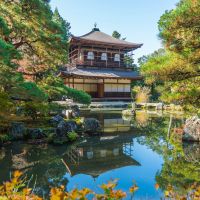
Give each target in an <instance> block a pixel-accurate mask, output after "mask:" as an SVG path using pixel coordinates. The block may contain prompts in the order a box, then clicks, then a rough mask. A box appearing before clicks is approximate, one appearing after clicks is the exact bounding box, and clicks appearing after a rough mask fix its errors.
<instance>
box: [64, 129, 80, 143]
mask: <svg viewBox="0 0 200 200" xmlns="http://www.w3.org/2000/svg"><path fill="white" fill-rule="evenodd" d="M67 137H68V139H69V141H70V142H74V141H76V140H77V138H78V134H77V133H76V132H74V131H73V132H69V133H68V134H67Z"/></svg>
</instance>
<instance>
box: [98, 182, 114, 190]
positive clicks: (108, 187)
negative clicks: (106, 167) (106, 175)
mask: <svg viewBox="0 0 200 200" xmlns="http://www.w3.org/2000/svg"><path fill="white" fill-rule="evenodd" d="M116 186H117V184H116V183H114V182H108V184H103V185H102V186H101V188H102V189H103V190H110V189H114V188H115V187H116Z"/></svg>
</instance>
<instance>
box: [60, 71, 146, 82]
mask: <svg viewBox="0 0 200 200" xmlns="http://www.w3.org/2000/svg"><path fill="white" fill-rule="evenodd" d="M62 75H64V76H68V77H85V78H86V77H88V78H113V79H132V80H139V79H141V78H142V77H141V75H140V74H139V73H138V72H136V71H125V70H124V71H122V70H114V69H91V68H81V69H79V68H71V69H69V68H68V69H67V70H66V71H62Z"/></svg>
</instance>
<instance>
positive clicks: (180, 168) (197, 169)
mask: <svg viewBox="0 0 200 200" xmlns="http://www.w3.org/2000/svg"><path fill="white" fill-rule="evenodd" d="M195 146H196V145H195V144H188V145H187V147H184V148H183V154H182V153H180V152H176V150H175V149H174V150H168V151H167V152H166V153H165V157H164V158H165V159H164V164H163V167H162V170H161V171H160V172H159V173H157V175H156V180H157V182H158V183H159V185H160V187H161V188H162V189H164V190H165V189H166V187H167V186H168V185H172V186H173V187H174V188H175V190H176V192H177V193H179V194H186V193H187V190H188V189H190V187H191V185H192V184H194V183H198V184H200V159H199V150H198V152H197V151H196V147H195ZM198 146H199V147H200V145H198ZM199 147H198V148H199ZM193 148H194V149H193ZM188 151H189V152H188ZM186 152H187V154H186ZM188 153H189V154H188ZM188 155H190V156H191V157H192V158H193V159H190V157H188ZM188 158H189V159H188Z"/></svg>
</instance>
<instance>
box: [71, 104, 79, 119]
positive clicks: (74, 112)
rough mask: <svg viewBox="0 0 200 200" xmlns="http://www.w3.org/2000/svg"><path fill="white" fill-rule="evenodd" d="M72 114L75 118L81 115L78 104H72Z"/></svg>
mask: <svg viewBox="0 0 200 200" xmlns="http://www.w3.org/2000/svg"><path fill="white" fill-rule="evenodd" d="M71 110H72V112H71V115H72V117H73V118H77V117H80V109H79V107H78V106H77V105H73V106H71Z"/></svg>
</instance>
